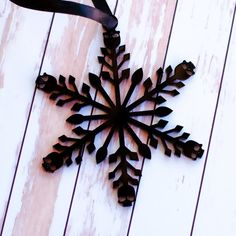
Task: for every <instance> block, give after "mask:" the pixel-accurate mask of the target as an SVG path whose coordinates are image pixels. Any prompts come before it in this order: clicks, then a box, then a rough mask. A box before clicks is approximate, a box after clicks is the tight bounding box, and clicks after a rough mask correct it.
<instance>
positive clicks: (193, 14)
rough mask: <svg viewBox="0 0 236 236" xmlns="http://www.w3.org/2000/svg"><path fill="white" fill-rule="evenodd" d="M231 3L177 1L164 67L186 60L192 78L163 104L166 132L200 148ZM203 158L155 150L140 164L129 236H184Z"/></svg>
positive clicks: (212, 109)
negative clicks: (176, 130) (186, 136)
mask: <svg viewBox="0 0 236 236" xmlns="http://www.w3.org/2000/svg"><path fill="white" fill-rule="evenodd" d="M234 4H235V1H217V2H215V1H214V2H213V1H209V0H208V1H205V0H204V1H203V0H202V1H196V0H190V1H189V0H182V1H178V7H177V12H176V16H175V21H174V25H173V31H172V36H171V40H170V46H169V50H168V54H167V62H166V66H168V65H173V66H174V65H177V64H178V63H179V62H180V61H181V60H183V59H186V60H187V61H189V60H191V61H192V62H193V63H194V64H195V65H196V67H197V69H196V75H195V76H194V77H193V78H192V79H190V80H189V81H186V87H185V88H183V89H182V90H181V95H179V96H178V97H176V98H174V99H171V101H169V102H168V104H169V105H170V108H172V109H173V110H174V112H173V113H172V115H171V117H169V120H170V124H169V126H168V127H169V128H171V127H173V126H175V125H176V124H180V125H184V130H185V131H187V132H190V133H192V135H191V137H190V138H191V139H194V140H197V141H199V142H201V143H203V147H204V148H205V149H207V146H208V140H209V134H210V131H211V126H212V120H213V116H214V112H215V106H216V100H217V96H218V92H219V85H220V81H221V75H222V71H223V66H224V59H225V53H226V49H227V44H228V39H229V33H230V27H231V22H232V17H233V9H234ZM168 127H167V129H168ZM204 158H205V157H203V159H202V160H197V161H196V162H193V161H191V160H188V159H186V158H184V157H183V158H181V159H178V158H176V157H174V156H173V157H172V158H167V157H165V156H164V155H163V154H162V152H161V151H160V150H156V151H153V158H152V160H151V161H145V166H144V171H143V176H142V180H141V184H140V189H139V194H138V198H137V201H136V207H135V211H134V216H133V220H132V224H131V229H130V233H129V235H135V236H138V235H143V232H145V235H150V236H152V235H153V236H154V235H168V236H169V235H181V236H187V235H189V234H190V231H191V226H192V221H193V215H194V211H195V206H196V201H197V194H198V191H199V185H200V181H201V176H202V170H203V165H204ZM207 217H209V216H207ZM144 222H145V224H144ZM196 235H198V233H197V232H196ZM203 235H212V234H203Z"/></svg>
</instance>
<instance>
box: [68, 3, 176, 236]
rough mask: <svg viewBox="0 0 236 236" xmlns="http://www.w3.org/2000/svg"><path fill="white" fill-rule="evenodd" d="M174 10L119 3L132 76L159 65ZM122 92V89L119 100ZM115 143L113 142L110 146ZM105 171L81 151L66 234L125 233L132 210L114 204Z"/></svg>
mask: <svg viewBox="0 0 236 236" xmlns="http://www.w3.org/2000/svg"><path fill="white" fill-rule="evenodd" d="M174 9H175V2H174V1H163V0H161V1H150V0H143V1H140V2H139V4H137V2H136V1H135V0H133V1H119V4H118V8H117V17H118V19H119V27H118V29H119V30H120V32H121V39H122V43H124V44H126V48H127V52H131V61H130V63H129V65H126V66H125V67H124V68H126V67H130V68H131V73H133V72H134V71H135V70H137V69H138V68H140V67H143V68H144V77H145V78H147V77H148V76H151V75H153V74H154V72H155V71H156V70H157V69H158V68H159V67H160V66H161V65H162V64H163V61H164V57H165V51H166V47H167V42H168V36H169V32H170V28H171V23H172V18H173V13H174ZM140 35H142V36H141V37H140ZM106 89H107V86H106ZM125 90H126V88H125V87H122V96H123V97H124V94H125ZM142 92H143V91H140V92H136V94H135V95H137V96H138V95H140V94H139V93H142ZM110 95H111V96H112V95H113V94H112V91H111V94H110ZM98 99H101V98H100V97H98ZM105 135H106V134H102V135H100V136H99V137H98V139H97V142H96V146H97V147H100V146H101V145H102V144H103V138H104V137H105ZM117 142H118V141H117V139H115V140H113V142H112V145H111V146H113V147H114V146H116V145H117ZM111 149H112V147H111ZM135 149H136V146H135ZM110 151H112V150H110ZM113 151H114V150H113ZM140 164H141V162H140ZM109 169H110V168H109V165H108V161H104V163H101V164H99V165H96V162H95V154H92V155H89V154H88V153H87V152H86V151H85V153H84V161H83V163H82V166H81V169H80V173H79V178H78V183H77V186H76V191H75V196H74V199H73V204H72V209H71V214H70V218H69V222H68V227H67V231H66V235H104V236H106V235H126V234H127V231H128V227H129V221H130V216H131V213H132V208H123V207H122V206H120V205H119V204H118V203H117V193H116V191H115V190H113V189H112V183H111V181H109V180H108V172H109ZM111 169H112V168H111ZM78 222H79V223H78Z"/></svg>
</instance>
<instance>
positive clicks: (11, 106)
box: [0, 1, 51, 228]
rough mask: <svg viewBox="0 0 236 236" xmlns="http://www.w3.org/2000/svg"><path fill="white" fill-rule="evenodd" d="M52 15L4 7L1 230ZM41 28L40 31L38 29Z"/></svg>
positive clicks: (0, 36) (0, 22)
mask: <svg viewBox="0 0 236 236" xmlns="http://www.w3.org/2000/svg"><path fill="white" fill-rule="evenodd" d="M50 21H51V14H45V13H43V14H42V13H39V12H38V13H35V12H32V11H29V10H25V9H19V8H18V7H16V6H13V4H11V3H10V2H9V1H1V5H0V114H1V115H0V149H1V160H2V164H1V166H0V186H1V191H0V228H1V225H2V221H3V216H4V213H5V208H6V204H7V200H8V196H9V193H10V188H11V183H12V180H13V176H14V171H15V166H16V163H17V159H18V155H19V151H20V146H21V142H22V138H23V134H24V130H25V125H26V121H27V117H28V112H29V108H30V103H31V99H32V96H33V91H34V80H35V78H36V76H37V75H38V71H39V66H40V62H41V58H42V55H43V50H44V47H45V43H46V38H47V33H48V30H49V26H50ZM39 24H40V27H36V26H37V25H39Z"/></svg>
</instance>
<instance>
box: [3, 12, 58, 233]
mask: <svg viewBox="0 0 236 236" xmlns="http://www.w3.org/2000/svg"><path fill="white" fill-rule="evenodd" d="M54 16H55V13H53V15H52V19H51V22H50V26H49V31H48V35H47V39H46V43H45V47H44V51H43V56H42V60H41V63H40V67H39V73H38V75H40V73H41V70H42V66H43V62H44V58H45V55H46V51H47V46H48V42H49V38H50V34H51V29H52V25H53V21H54ZM35 95H36V87H35V88H34V91H33V96H32V100H31V103H30V108H29V112H28V116H27V120H26V124H25V130H24V133H23V137H22V141H21V146H20V151H19V155H18V158H17V162H16V168H15V173H14V176H13V179H12V184H11V188H10V192H9V197H8V200H7V206H6V210H5V214H4V217H3V223H2V228H1V231H0V235H3V230H4V226H5V222H6V218H7V214H8V209H9V205H10V201H11V196H12V192H13V188H14V184H15V180H16V175H17V171H18V167H19V163H20V159H21V154H22V150H23V146H24V142H25V138H26V134H27V129H28V126H29V121H30V117H31V112H32V109H33V104H34V99H35Z"/></svg>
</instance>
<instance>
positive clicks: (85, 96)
mask: <svg viewBox="0 0 236 236" xmlns="http://www.w3.org/2000/svg"><path fill="white" fill-rule="evenodd" d="M104 44H105V46H106V47H105V48H101V52H102V54H103V56H99V57H98V60H99V62H100V63H101V64H102V65H103V71H102V73H101V76H100V77H99V76H97V75H95V74H92V73H89V85H87V84H83V86H82V91H81V93H80V92H79V91H78V88H77V86H76V85H75V78H74V77H72V76H70V77H69V78H68V80H66V79H65V78H64V77H63V76H60V77H59V80H58V82H57V80H56V78H54V77H53V76H51V75H47V74H43V75H42V76H39V77H38V78H37V80H36V85H37V88H39V89H41V90H43V91H44V92H46V93H49V94H50V99H52V100H55V101H56V105H58V106H63V105H65V104H67V103H71V102H72V103H73V105H72V107H71V110H72V111H73V112H74V114H73V115H71V116H70V117H69V118H68V119H67V122H68V123H70V124H73V125H74V126H75V128H74V129H73V132H74V133H75V134H76V135H77V136H78V138H70V137H66V136H65V135H63V136H61V137H59V142H58V143H57V144H55V145H54V146H53V147H54V149H55V152H52V153H50V154H49V155H47V156H46V157H45V158H43V167H44V169H45V170H46V171H49V172H54V171H55V170H57V169H58V168H60V167H61V166H63V165H64V164H66V165H67V166H69V165H71V164H72V157H73V156H74V155H76V157H75V161H76V163H77V164H80V163H81V161H82V149H83V148H84V147H86V148H87V150H88V152H89V153H93V152H95V150H96V152H95V153H96V154H95V156H96V162H97V163H100V162H102V161H104V160H105V159H106V158H109V163H115V164H116V167H115V168H114V170H113V171H112V172H110V173H109V179H115V180H114V181H113V187H114V188H117V189H118V202H119V203H120V204H122V205H123V206H131V205H132V203H133V202H134V201H135V198H136V194H135V188H134V186H137V185H138V184H139V179H140V178H139V177H140V176H141V170H139V169H136V168H135V167H134V166H133V165H132V164H131V163H130V162H129V160H132V161H139V157H140V156H142V157H143V158H148V159H151V150H150V148H149V146H152V147H153V148H157V147H158V144H159V143H160V144H161V145H162V146H163V147H164V152H165V155H167V156H171V154H172V153H174V154H175V155H176V156H177V157H180V156H181V154H184V155H185V156H186V157H188V158H190V159H192V160H196V159H197V158H200V157H201V156H202V155H203V149H202V145H201V144H199V143H197V142H195V141H192V140H188V141H187V139H188V137H189V135H190V134H188V133H185V132H184V133H181V131H182V129H183V127H182V126H180V125H177V126H175V127H174V128H173V129H169V130H164V128H165V127H166V125H167V123H168V121H167V120H165V119H163V117H166V116H168V115H169V114H170V113H171V112H172V110H171V109H170V108H168V107H166V106H162V105H161V104H163V103H164V102H165V101H166V100H165V98H164V97H163V96H162V94H167V95H169V96H176V95H178V94H179V92H178V90H179V89H180V88H182V87H183V86H184V83H183V81H185V80H187V79H189V78H190V77H191V76H192V75H193V74H194V69H195V66H194V65H193V63H191V62H186V61H183V62H182V63H180V64H179V65H177V66H176V68H175V69H174V71H172V68H171V67H170V66H169V67H168V68H167V69H166V70H165V79H163V77H164V72H163V69H162V68H160V69H158V71H157V73H156V74H157V82H156V86H155V87H154V88H153V83H152V81H151V79H150V78H148V79H146V80H145V81H144V82H143V85H142V86H143V87H144V94H143V95H142V96H140V97H139V98H138V99H136V100H135V101H130V98H131V96H132V94H133V92H134V90H135V88H136V87H138V86H141V85H140V84H141V82H142V81H143V71H142V69H138V70H136V71H135V72H134V73H133V74H132V76H130V69H122V67H123V65H124V63H125V62H126V61H128V60H129V58H130V55H129V54H125V46H124V45H122V46H119V45H120V35H119V32H118V31H115V30H114V31H110V32H105V33H104ZM105 69H106V71H105ZM127 79H130V80H131V84H130V87H129V89H128V92H127V94H126V96H125V98H124V99H123V100H122V99H121V93H120V90H121V89H122V88H121V82H122V81H123V80H127ZM103 81H108V83H110V84H111V86H112V87H113V90H114V94H115V99H114V100H112V98H111V97H110V96H109V94H108V93H107V91H106V89H105V88H104V85H103V83H104V82H103ZM91 87H93V88H94V89H95V90H96V91H97V92H98V93H99V94H100V95H101V96H102V97H103V98H104V100H105V101H106V102H104V104H103V103H101V102H98V101H95V100H93V99H92V96H91V94H90V89H91ZM147 102H152V103H153V104H154V107H155V109H153V110H141V111H134V110H135V109H136V108H137V107H139V106H140V105H142V104H144V103H147ZM85 106H91V107H94V108H96V109H97V110H99V111H100V114H94V115H93V114H92V115H84V114H82V113H81V112H80V110H81V109H82V108H83V107H85ZM142 116H149V117H152V116H154V117H158V118H159V120H158V122H157V123H154V124H151V125H150V124H146V123H144V122H141V121H139V120H138V118H139V117H142ZM97 120H99V121H101V123H100V124H99V125H98V126H97V127H96V128H94V129H91V130H90V129H88V130H85V129H83V128H82V127H81V126H80V125H81V124H82V123H83V122H86V121H90V122H93V121H97ZM133 127H136V128H138V129H140V130H142V131H144V132H145V133H146V134H147V135H148V137H149V143H148V144H145V143H143V142H142V141H141V139H140V137H139V136H138V135H137V134H136V132H135V131H134V129H133ZM163 130H164V131H163ZM107 131H108V132H107ZM102 132H104V133H106V134H107V136H106V137H105V138H104V140H103V141H104V143H103V145H102V146H101V147H99V148H98V149H97V148H96V147H95V144H94V143H95V139H96V136H97V135H98V134H99V133H102ZM116 133H117V134H118V140H119V141H118V143H119V147H118V149H117V150H116V151H115V153H109V151H108V147H109V144H110V142H111V140H112V138H113V136H114V135H115V134H116ZM127 135H129V136H130V137H131V139H132V140H133V141H134V143H135V144H136V150H135V151H133V150H130V149H129V148H128V147H127V144H126V136H127ZM118 173H121V174H120V175H118Z"/></svg>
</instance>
